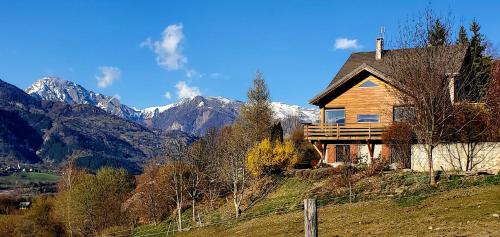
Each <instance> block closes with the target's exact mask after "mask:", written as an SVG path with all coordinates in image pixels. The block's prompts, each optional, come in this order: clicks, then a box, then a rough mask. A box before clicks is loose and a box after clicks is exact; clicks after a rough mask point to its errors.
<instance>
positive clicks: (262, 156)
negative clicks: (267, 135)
mask: <svg viewBox="0 0 500 237" xmlns="http://www.w3.org/2000/svg"><path fill="white" fill-rule="evenodd" d="M298 162H299V156H298V155H297V151H296V149H295V147H294V145H293V143H292V142H291V141H288V140H287V141H285V142H283V143H281V142H278V141H277V142H275V143H274V144H273V143H271V141H269V139H264V140H262V141H261V142H260V143H258V144H257V145H255V146H254V147H253V148H252V149H250V151H249V152H248V154H247V159H246V164H247V168H248V170H249V171H250V172H251V173H252V174H253V175H254V176H260V175H264V174H270V173H275V172H280V171H282V170H284V169H287V168H293V166H295V165H296V164H297V163H298Z"/></svg>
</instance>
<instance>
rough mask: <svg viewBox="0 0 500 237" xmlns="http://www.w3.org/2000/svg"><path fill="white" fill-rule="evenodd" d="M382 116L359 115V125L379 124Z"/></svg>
mask: <svg viewBox="0 0 500 237" xmlns="http://www.w3.org/2000/svg"><path fill="white" fill-rule="evenodd" d="M378 122H380V115H378V114H358V123H378Z"/></svg>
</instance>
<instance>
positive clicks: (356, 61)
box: [309, 46, 467, 104]
mask: <svg viewBox="0 0 500 237" xmlns="http://www.w3.org/2000/svg"><path fill="white" fill-rule="evenodd" d="M446 47H449V48H450V50H452V51H453V52H454V54H455V59H456V60H454V61H457V62H459V63H456V64H453V65H454V66H453V68H450V71H451V72H459V71H460V67H461V66H462V63H463V60H464V57H465V55H466V53H467V47H464V46H446ZM417 50H421V49H418V48H412V49H395V50H384V53H383V56H382V59H380V60H376V59H375V51H371V52H358V53H352V54H351V55H350V56H349V58H348V59H347V61H346V62H345V63H344V65H343V66H342V67H341V68H340V70H339V71H338V73H337V74H336V75H335V77H334V78H333V79H332V81H331V82H330V84H328V86H327V88H326V89H325V90H324V91H322V92H321V93H320V94H318V95H317V96H315V97H314V98H312V99H311V100H310V101H309V103H311V104H316V103H317V102H318V101H319V100H320V99H321V98H322V97H324V96H325V95H326V94H329V93H330V92H332V91H333V90H335V89H336V88H337V87H338V86H339V85H340V84H341V83H343V82H344V81H346V80H349V79H350V78H352V77H353V76H355V75H357V74H358V73H360V72H362V71H369V72H370V73H372V74H375V75H376V76H378V77H380V78H383V79H389V78H388V77H390V75H389V73H390V66H389V65H390V63H391V62H390V60H391V58H394V57H397V56H398V55H404V54H413V53H415V52H416V51H417Z"/></svg>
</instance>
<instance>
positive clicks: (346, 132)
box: [304, 123, 385, 141]
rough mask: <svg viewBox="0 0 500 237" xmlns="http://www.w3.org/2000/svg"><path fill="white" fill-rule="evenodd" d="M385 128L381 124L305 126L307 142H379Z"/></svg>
mask: <svg viewBox="0 0 500 237" xmlns="http://www.w3.org/2000/svg"><path fill="white" fill-rule="evenodd" d="M384 129H385V127H384V126H382V125H380V124H371V123H367V124H359V123H358V124H345V125H338V124H337V125H321V124H304V137H305V138H306V139H307V140H318V141H320V140H366V139H370V140H379V139H382V133H383V132H384Z"/></svg>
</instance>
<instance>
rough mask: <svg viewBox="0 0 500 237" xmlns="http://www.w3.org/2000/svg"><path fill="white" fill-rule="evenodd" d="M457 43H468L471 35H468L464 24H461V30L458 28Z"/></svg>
mask: <svg viewBox="0 0 500 237" xmlns="http://www.w3.org/2000/svg"><path fill="white" fill-rule="evenodd" d="M455 43H456V44H457V45H468V44H469V37H467V31H466V30H465V27H464V26H460V30H458V38H457V41H456V42H455Z"/></svg>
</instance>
